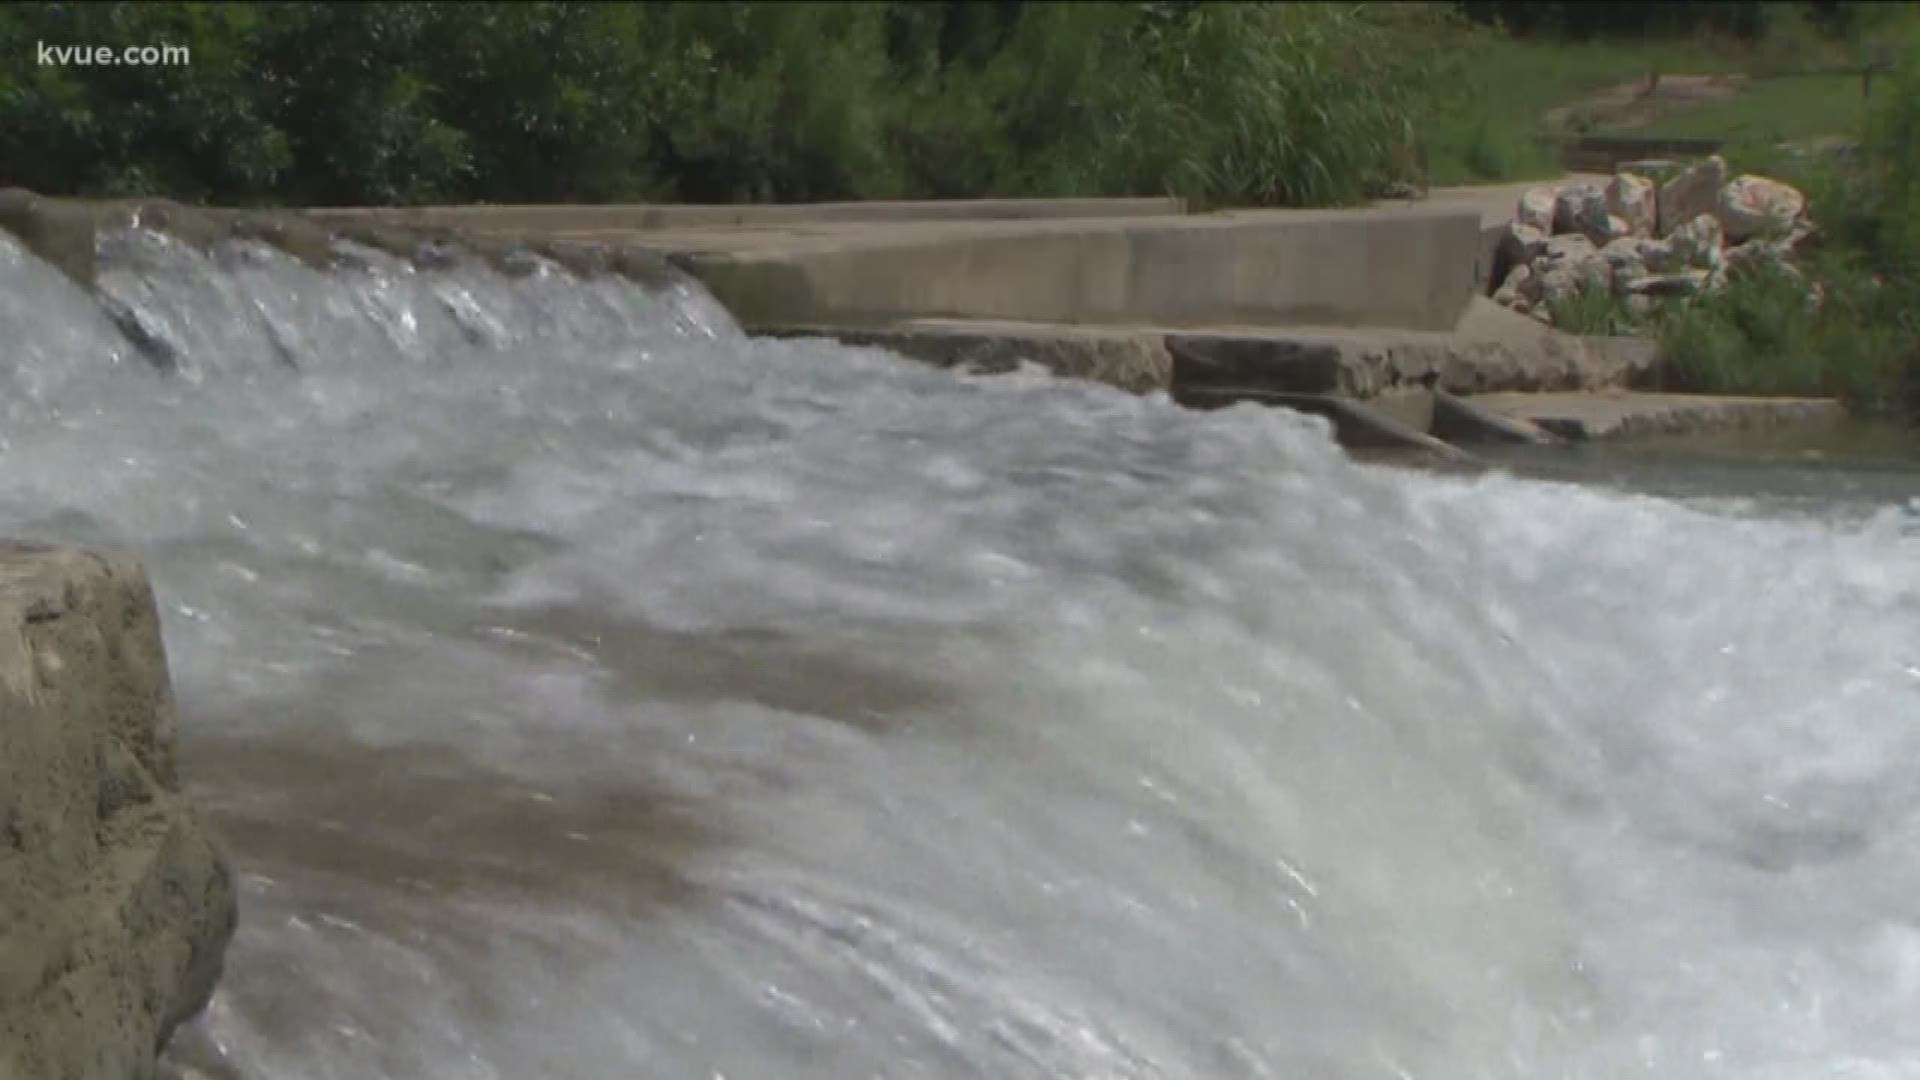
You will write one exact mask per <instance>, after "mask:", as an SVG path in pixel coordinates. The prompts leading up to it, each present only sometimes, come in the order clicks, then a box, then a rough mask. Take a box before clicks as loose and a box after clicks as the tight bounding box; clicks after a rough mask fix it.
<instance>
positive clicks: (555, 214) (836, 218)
mask: <svg viewBox="0 0 1920 1080" xmlns="http://www.w3.org/2000/svg"><path fill="white" fill-rule="evenodd" d="M1186 210H1187V207H1186V202H1185V200H1183V199H948V200H938V199H934V200H922V201H898V202H892V201H878V200H876V201H873V202H838V203H802V204H788V205H779V206H703V205H685V204H682V205H663V204H644V203H627V204H609V205H561V206H420V207H339V208H316V209H313V210H309V211H307V214H308V216H310V217H311V218H313V219H314V220H316V221H319V222H322V223H324V224H327V225H330V226H354V225H416V226H429V227H444V228H454V229H461V230H469V231H476V232H507V233H522V232H540V233H549V234H552V233H580V232H609V231H613V232H620V231H644V232H653V231H659V230H666V229H778V228H781V227H790V226H808V225H822V224H848V223H883V222H915V221H1024V220H1063V219H1071V218H1117V217H1165V216H1178V215H1180V214H1184V213H1186Z"/></svg>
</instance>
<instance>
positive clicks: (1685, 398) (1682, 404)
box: [1469, 391, 1847, 440]
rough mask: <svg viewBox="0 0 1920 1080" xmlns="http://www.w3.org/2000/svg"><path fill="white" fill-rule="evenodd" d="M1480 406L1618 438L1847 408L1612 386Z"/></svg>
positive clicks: (1831, 415) (1482, 400)
mask: <svg viewBox="0 0 1920 1080" xmlns="http://www.w3.org/2000/svg"><path fill="white" fill-rule="evenodd" d="M1469 400H1470V402H1471V403H1472V404H1473V405H1474V406H1475V407H1476V408H1479V409H1483V410H1485V411H1488V412H1491V413H1494V414H1496V415H1499V416H1503V417H1507V418H1509V419H1513V420H1519V421H1524V422H1526V423H1530V424H1533V425H1535V426H1538V427H1541V428H1544V429H1546V430H1547V431H1550V432H1552V433H1554V434H1555V435H1558V436H1561V437H1562V438H1567V439H1574V440H1585V439H1618V438H1628V437H1642V436H1649V435H1680V434H1690V433H1695V432H1709V431H1746V430H1755V429H1760V428H1769V427H1778V426H1782V425H1787V424H1812V425H1827V424H1837V423H1840V422H1841V421H1843V420H1845V419H1846V415H1847V413H1846V409H1845V407H1844V406H1842V405H1841V404H1840V403H1839V402H1837V401H1833V400H1830V399H1826V398H1755V397H1722V396H1712V395H1704V394H1656V393H1644V392H1636V391H1613V392H1609V393H1601V394H1505V393H1502V394H1481V395H1478V396H1476V397H1473V398H1471V399H1469Z"/></svg>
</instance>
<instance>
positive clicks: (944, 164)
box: [0, 2, 1451, 203]
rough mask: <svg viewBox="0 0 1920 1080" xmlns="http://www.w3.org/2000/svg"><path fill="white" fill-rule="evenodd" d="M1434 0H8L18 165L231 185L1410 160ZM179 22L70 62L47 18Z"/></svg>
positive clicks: (1163, 171)
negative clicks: (639, 0)
mask: <svg viewBox="0 0 1920 1080" xmlns="http://www.w3.org/2000/svg"><path fill="white" fill-rule="evenodd" d="M1450 17H1451V12H1450V11H1449V10H1448V9H1447V8H1445V7H1444V6H1438V5H1406V4H1366V5H1332V4H1304V5H1266V4H1242V3H1221V4H1214V3H1209V4H1197V3H1192V2H1135V3H1084V4H1049V3H1017V2H997V3H996V2H984V3H983V2H945V3H932V2H895V3H869V4H833V3H782V2H766V3H729V4H693V3H684V4H660V3H654V4H636V3H613V4H599V3H575V2H558V3H556V2H543V3H516V4H466V3H445V2H373V3H359V4H336V3H287V2H282V3H261V4H250V3H168V4H159V3H41V4H8V5H3V6H0V54H4V55H7V56H11V57H15V58H16V59H17V60H26V61H29V62H27V63H20V62H15V63H11V64H8V65H5V66H4V67H0V182H5V183H11V184H18V185H22V186H27V187H31V188H35V189H38V190H45V191H49V192H61V193H133V192H139V193H160V194H169V195H174V196H177V197H182V198H188V199H208V200H221V201H234V202H276V201H278V202H299V203H367V202H420V201H436V200H473V199H479V200H490V201H524V200H535V201H548V200H605V199H637V198H648V199H685V200H702V201H733V200H782V201H789V200H808V199H829V198H856V197H871V196H962V195H971V196H980V195H1076V194H1161V193H1166V192H1173V193H1178V194H1183V195H1187V196H1190V197H1193V198H1195V199H1197V200H1200V201H1203V202H1216V203H1218V202H1233V203H1309V202H1312V203H1325V202H1342V201H1350V200H1354V199H1358V198H1361V197H1363V196H1365V195H1367V194H1369V193H1373V192H1377V191H1379V190H1381V189H1383V188H1385V187H1386V186H1387V185H1389V184H1391V183H1394V182H1397V181H1407V180H1414V179H1417V172H1418V167H1417V164H1418V163H1417V157H1418V155H1417V154H1416V153H1415V152H1414V151H1413V132H1414V131H1415V130H1416V128H1417V127H1418V125H1419V122H1420V120H1421V119H1422V110H1423V109H1426V108H1429V107H1432V103H1433V102H1434V101H1435V97H1434V95H1433V94H1431V93H1430V92H1429V91H1430V89H1431V88H1432V87H1433V86H1434V85H1435V81H1436V79H1439V78H1440V77H1442V76H1443V74H1444V72H1443V71H1442V70H1441V68H1440V67H1439V64H1438V62H1437V61H1436V60H1435V59H1434V56H1435V53H1436V50H1433V49H1431V48H1408V47H1404V46H1405V44H1406V43H1407V42H1409V41H1419V42H1421V43H1423V44H1424V43H1425V42H1427V41H1428V40H1430V36H1431V35H1430V34H1429V33H1427V31H1426V30H1425V29H1424V28H1426V27H1431V26H1436V25H1439V24H1440V23H1442V22H1444V21H1446V20H1447V19H1449V18H1450ZM43 42H44V43H49V44H57V45H87V46H98V45H107V46H113V47H116V48H118V47H124V46H128V45H159V44H179V45H185V46H187V47H188V48H189V49H190V50H191V64H190V65H188V66H174V67H167V66H50V65H39V64H35V63H32V62H30V61H31V60H32V58H34V56H35V52H36V46H37V45H38V44H40V43H43Z"/></svg>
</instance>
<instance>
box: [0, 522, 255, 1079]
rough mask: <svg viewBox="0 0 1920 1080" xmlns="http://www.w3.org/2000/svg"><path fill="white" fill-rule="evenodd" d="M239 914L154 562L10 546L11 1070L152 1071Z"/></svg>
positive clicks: (4, 905) (0, 902)
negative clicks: (193, 741) (189, 727)
mask: <svg viewBox="0 0 1920 1080" xmlns="http://www.w3.org/2000/svg"><path fill="white" fill-rule="evenodd" d="M234 918H235V901H234V893H233V887H232V882H231V878H230V876H229V872H228V870H227V867H226V865H225V864H224V863H223V862H222V861H221V858H220V856H219V854H218V853H217V852H216V851H215V849H214V847H213V845H212V843H211V842H210V840H209V838H208V836H207V835H206V833H205V832H204V831H203V830H202V829H201V827H200V825H199V823H198V822H197V820H196V818H195V816H194V814H193V812H192V810H191V809H190V808H189V807H188V805H187V803H186V800H185V799H184V797H183V796H182V795H181V793H180V788H179V777H178V775H177V772H176V769H175V763H174V713H173V700H172V693H171V690H170V688H169V683H168V677H167V668H166V658H165V655H164V652H163V650H162V647H161V642H160V630H159V623H158V620H157V618H156V615H155V611H154V603H153V595H152V592H151V591H150V590H149V588H148V586H147V583H146V579H145V577H144V575H143V574H142V572H141V570H140V567H139V566H138V565H137V564H135V563H133V562H131V561H128V560H124V559H109V558H102V557H99V556H95V555H90V554H85V553H81V552H74V551H63V550H55V549H47V548H34V547H26V546H21V545H4V546H0V1080H122V1078H127V1080H146V1078H147V1077H149V1076H151V1075H152V1074H153V1070H154V1067H155V1066H154V1059H155V1054H156V1052H157V1051H158V1049H159V1048H160V1046H161V1045H163V1044H164V1042H165V1040H166V1039H167V1037H168V1035H169V1034H170V1033H171V1032H172V1030H173V1028H174V1027H175V1025H177V1024H178V1023H180V1022H181V1021H182V1020H184V1019H186V1018H188V1017H190V1016H191V1015H193V1014H194V1013H195V1012H197V1011H199V1009H200V1008H201V1007H202V1006H203V1005H204V1004H205V1002H206V1000H207V996H208V995H209V994H210V993H211V992H212V990H213V985H214V983H215V981H216V980H217V979H218V977H219V974H220V967H221V959H222V955H223V952H224V950H225V948H226V943H227V940H228V938H229V937H230V935H231V934H232V931H233V925H234Z"/></svg>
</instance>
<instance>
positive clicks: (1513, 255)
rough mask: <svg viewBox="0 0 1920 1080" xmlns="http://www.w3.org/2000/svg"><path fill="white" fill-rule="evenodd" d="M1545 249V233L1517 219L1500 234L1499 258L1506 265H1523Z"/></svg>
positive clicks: (1509, 223)
mask: <svg viewBox="0 0 1920 1080" xmlns="http://www.w3.org/2000/svg"><path fill="white" fill-rule="evenodd" d="M1545 250H1547V234H1546V233H1544V232H1541V231H1540V230H1539V229H1536V228H1534V227H1533V226H1531V225H1527V224H1523V223H1521V222H1518V221H1511V222H1508V223H1507V229H1506V231H1505V232H1503V233H1501V234H1500V259H1501V261H1502V262H1503V263H1504V264H1505V265H1507V266H1525V265H1526V264H1528V263H1531V262H1532V261H1533V260H1535V259H1537V258H1539V257H1540V253H1541V252H1544V251H1545Z"/></svg>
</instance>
